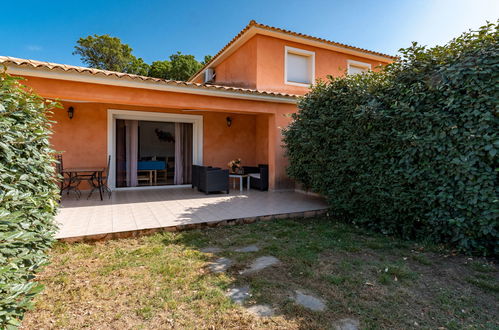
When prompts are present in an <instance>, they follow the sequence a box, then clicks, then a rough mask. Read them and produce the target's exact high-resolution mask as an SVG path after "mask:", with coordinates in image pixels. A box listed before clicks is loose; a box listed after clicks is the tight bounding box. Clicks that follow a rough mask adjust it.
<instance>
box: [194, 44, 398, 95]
mask: <svg viewBox="0 0 499 330" xmlns="http://www.w3.org/2000/svg"><path fill="white" fill-rule="evenodd" d="M285 46H289V47H294V48H298V49H303V50H307V51H312V52H314V53H315V79H326V78H327V76H328V75H332V76H335V77H338V76H342V75H344V74H345V73H346V70H347V67H348V62H347V61H348V60H354V61H359V62H364V63H369V64H371V67H372V69H373V70H376V67H377V66H379V65H384V64H387V63H389V62H390V61H388V60H387V61H385V62H381V61H376V60H372V59H369V58H365V57H362V56H355V55H350V54H346V53H341V52H337V51H332V50H329V49H325V48H319V47H312V46H308V45H304V44H301V43H297V42H291V41H288V40H284V39H278V38H275V37H271V36H267V35H262V34H257V35H255V36H253V37H252V38H251V39H250V40H248V41H247V42H246V43H244V44H243V45H242V46H241V47H239V48H238V49H237V50H235V51H234V53H232V54H231V55H230V56H229V57H227V58H226V59H224V60H223V61H222V62H221V63H220V64H218V65H217V66H216V67H215V72H216V79H215V83H216V84H220V85H230V86H239V87H247V88H254V89H258V90H269V91H275V92H283V93H292V94H301V95H303V94H305V93H307V91H308V88H307V87H301V86H293V85H288V84H286V83H285V82H284V56H285V53H284V50H285ZM198 82H202V79H201V78H199V79H198Z"/></svg>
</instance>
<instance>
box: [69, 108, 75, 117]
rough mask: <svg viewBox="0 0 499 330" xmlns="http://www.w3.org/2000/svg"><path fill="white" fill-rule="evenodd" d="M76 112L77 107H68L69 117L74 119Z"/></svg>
mask: <svg viewBox="0 0 499 330" xmlns="http://www.w3.org/2000/svg"><path fill="white" fill-rule="evenodd" d="M74 114H75V108H73V107H69V108H68V117H69V119H73V116H74Z"/></svg>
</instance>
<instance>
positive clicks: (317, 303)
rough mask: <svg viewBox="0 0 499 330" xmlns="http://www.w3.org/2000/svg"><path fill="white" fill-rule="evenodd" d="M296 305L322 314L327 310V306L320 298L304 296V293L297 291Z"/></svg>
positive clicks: (294, 298) (295, 296)
mask: <svg viewBox="0 0 499 330" xmlns="http://www.w3.org/2000/svg"><path fill="white" fill-rule="evenodd" d="M293 300H294V301H295V303H297V304H298V305H300V306H303V307H305V308H308V309H310V310H313V311H316V312H322V311H324V310H325V309H326V304H325V303H324V301H323V300H322V299H320V298H317V297H314V296H311V295H307V294H304V293H303V292H301V291H299V290H296V291H295V295H294V297H293Z"/></svg>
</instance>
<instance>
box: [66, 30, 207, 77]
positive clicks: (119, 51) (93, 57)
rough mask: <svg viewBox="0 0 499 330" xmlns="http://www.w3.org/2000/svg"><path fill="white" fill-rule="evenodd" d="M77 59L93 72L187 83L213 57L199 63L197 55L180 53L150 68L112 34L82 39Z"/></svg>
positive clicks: (77, 51)
mask: <svg viewBox="0 0 499 330" xmlns="http://www.w3.org/2000/svg"><path fill="white" fill-rule="evenodd" d="M76 43H77V45H76V46H75V50H74V52H73V55H80V56H81V60H82V62H83V63H85V64H86V65H88V66H89V67H91V68H95V69H102V70H109V71H118V72H124V73H131V74H137V75H142V76H149V77H155V78H162V79H171V80H187V79H189V77H191V76H192V75H193V74H194V73H196V72H197V71H198V70H199V69H201V68H202V67H203V65H205V64H206V63H208V62H209V61H210V60H211V59H212V56H211V55H206V56H205V57H204V60H203V61H202V62H198V61H197V60H196V58H195V57H194V56H193V55H187V54H182V53H181V52H177V53H175V54H172V55H170V57H169V60H166V61H154V62H153V63H152V64H151V65H149V64H147V63H145V62H144V60H142V58H140V57H139V58H137V57H135V56H134V55H133V54H132V51H133V49H132V48H131V47H130V46H129V45H127V44H123V43H122V42H121V40H120V38H116V37H111V36H110V35H108V34H104V35H97V34H94V35H93V36H87V37H86V38H80V39H79V40H78V41H77V42H76Z"/></svg>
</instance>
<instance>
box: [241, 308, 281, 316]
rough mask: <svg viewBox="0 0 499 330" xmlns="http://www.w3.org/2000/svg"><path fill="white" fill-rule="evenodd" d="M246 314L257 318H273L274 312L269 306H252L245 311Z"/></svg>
mask: <svg viewBox="0 0 499 330" xmlns="http://www.w3.org/2000/svg"><path fill="white" fill-rule="evenodd" d="M246 310H247V311H248V312H250V313H251V314H253V315H256V316H259V317H270V316H274V314H275V312H274V309H273V308H272V307H270V306H269V305H254V306H251V307H248V308H247V309H246Z"/></svg>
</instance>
